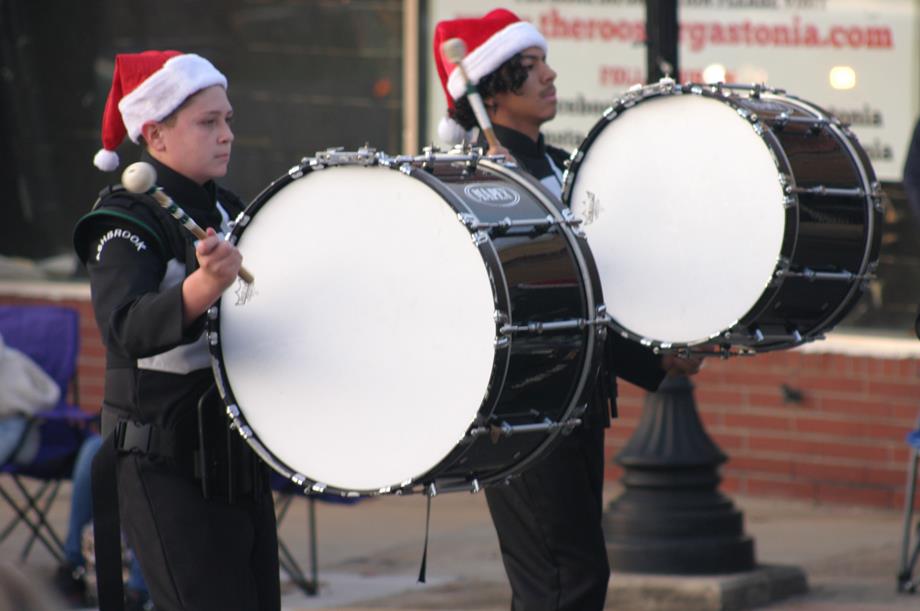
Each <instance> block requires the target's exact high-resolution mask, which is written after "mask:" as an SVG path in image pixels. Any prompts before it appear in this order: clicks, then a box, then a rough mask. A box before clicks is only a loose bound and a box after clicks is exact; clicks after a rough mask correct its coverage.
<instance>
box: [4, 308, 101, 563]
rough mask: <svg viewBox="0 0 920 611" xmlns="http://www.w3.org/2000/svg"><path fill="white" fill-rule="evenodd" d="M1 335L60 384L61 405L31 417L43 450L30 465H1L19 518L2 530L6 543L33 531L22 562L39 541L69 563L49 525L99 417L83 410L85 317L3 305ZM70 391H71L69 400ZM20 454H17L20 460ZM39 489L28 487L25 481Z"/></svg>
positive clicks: (7, 495)
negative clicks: (80, 361) (80, 360)
mask: <svg viewBox="0 0 920 611" xmlns="http://www.w3.org/2000/svg"><path fill="white" fill-rule="evenodd" d="M0 335H2V336H3V341H4V343H5V344H6V345H8V346H10V347H12V348H16V349H17V350H19V351H21V352H23V353H25V354H26V355H27V356H28V357H29V358H31V359H32V360H33V361H35V363H37V364H38V365H39V366H40V367H41V368H42V369H44V371H45V372H46V373H47V374H48V375H49V376H50V377H51V378H52V379H53V380H54V381H55V382H56V383H57V385H58V387H59V388H60V391H61V398H60V400H59V401H58V404H57V405H55V406H54V407H53V408H52V409H50V410H46V411H43V412H40V413H38V414H35V415H34V416H32V417H31V419H30V420H31V421H30V426H29V427H26V432H24V433H23V434H24V435H25V434H28V431H29V430H30V429H31V428H33V427H37V428H38V431H39V436H40V445H39V449H38V453H37V454H36V456H35V458H34V459H33V460H32V461H31V462H29V463H28V464H17V463H16V462H15V461H14V460H13V459H12V458H10V459H8V460H7V462H6V464H3V465H0V473H3V474H6V475H8V476H9V478H10V480H11V481H12V483H13V488H12V490H11V489H10V488H8V487H7V486H5V485H4V482H3V480H2V479H0V496H2V497H3V499H4V500H5V501H6V502H7V504H9V505H10V507H11V508H12V509H13V512H14V513H15V515H14V517H13V518H12V520H11V521H10V522H9V523H8V524H7V525H6V527H5V528H4V529H3V530H2V531H0V543H2V542H3V541H4V540H5V539H6V538H7V537H8V536H9V535H10V534H11V533H12V532H13V531H14V530H15V529H16V527H17V526H18V525H20V524H21V525H24V526H25V527H27V528H28V529H29V530H31V536H30V537H29V539H28V541H27V542H26V545H25V546H24V547H23V550H22V554H21V558H22V560H25V559H26V558H27V557H28V555H29V552H30V551H31V549H32V546H33V545H34V543H35V541H39V542H41V543H42V544H43V545H44V546H45V547H46V548H47V549H48V551H49V552H50V553H51V555H52V556H54V557H55V558H56V559H57V560H58V561H59V562H63V561H64V546H63V543H62V542H61V538H60V537H59V536H58V534H57V533H56V532H55V531H54V529H53V528H52V527H51V525H50V524H49V523H48V519H47V514H48V510H49V509H50V508H51V505H52V504H53V503H54V500H55V498H56V497H57V494H58V490H59V488H60V485H61V483H62V482H63V481H65V480H68V479H70V477H71V473H72V471H73V463H74V460H75V459H76V456H77V452H78V451H79V449H80V446H81V445H82V443H83V440H84V439H85V438H86V436H87V434H88V432H89V431H90V424H91V423H93V422H94V421H95V420H96V419H97V418H98V416H96V415H93V414H88V413H86V412H84V411H82V410H81V409H80V408H79V387H78V384H77V355H78V353H79V348H80V317H79V313H78V312H77V311H76V310H74V309H71V308H64V307H58V306H41V305H23V306H0ZM68 390H71V391H72V392H71V393H70V399H68ZM15 454H16V453H15V452H14V453H13V455H14V456H15ZM27 478H30V479H35V480H38V481H39V482H40V483H39V485H38V486H32V487H30V486H27V485H26V483H25V481H24V480H25V479H27Z"/></svg>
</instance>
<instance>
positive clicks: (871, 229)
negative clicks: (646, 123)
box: [562, 80, 883, 356]
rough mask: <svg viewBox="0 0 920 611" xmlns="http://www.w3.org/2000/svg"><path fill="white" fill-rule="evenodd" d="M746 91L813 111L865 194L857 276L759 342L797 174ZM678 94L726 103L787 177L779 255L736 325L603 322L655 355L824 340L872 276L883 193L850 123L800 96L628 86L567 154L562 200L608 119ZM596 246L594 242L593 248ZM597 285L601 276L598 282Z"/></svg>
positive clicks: (791, 218) (789, 231) (790, 221)
mask: <svg viewBox="0 0 920 611" xmlns="http://www.w3.org/2000/svg"><path fill="white" fill-rule="evenodd" d="M735 91H740V92H747V93H749V94H750V95H751V96H752V97H762V98H765V99H772V100H776V101H781V102H784V103H786V104H789V105H790V106H793V107H795V108H797V109H799V110H801V111H802V112H804V113H807V114H809V115H811V116H812V117H813V118H814V121H815V122H816V123H817V122H825V124H826V127H827V129H828V130H829V131H830V133H831V134H832V135H833V137H834V139H835V141H836V142H837V143H838V145H839V146H840V148H841V150H842V151H845V152H846V153H847V155H848V157H849V159H850V161H852V164H853V166H854V168H855V172H856V173H857V174H858V176H859V181H860V186H862V187H863V190H864V192H865V196H864V199H865V201H866V207H865V210H866V214H865V226H866V231H865V240H864V244H863V254H862V257H861V260H860V265H859V269H858V270H857V272H856V274H855V276H856V279H854V281H852V282H851V284H850V286H849V287H848V291H847V294H846V296H845V297H844V298H842V299H840V300H839V302H838V303H837V304H836V306H835V307H834V308H832V310H831V311H830V312H829V313H828V314H827V315H825V316H823V317H821V318H819V319H818V320H816V321H814V322H813V324H811V325H810V326H809V328H808V330H807V332H806V334H803V335H801V336H797V335H796V334H792V335H790V336H788V337H787V336H783V337H781V338H769V337H768V338H765V339H761V338H758V337H757V336H755V335H754V334H753V333H749V328H750V327H751V326H752V325H754V323H755V322H756V321H757V320H758V317H759V315H760V314H761V313H762V312H763V311H764V310H765V309H766V308H768V307H769V306H770V305H771V303H772V302H773V301H774V300H775V299H776V297H777V296H778V295H779V294H780V292H781V291H782V289H783V272H784V271H785V270H783V269H782V263H783V259H784V258H785V257H786V255H787V254H791V253H793V252H795V249H796V246H797V240H798V234H799V230H798V224H799V218H798V214H797V210H798V196H797V195H796V193H795V192H793V191H792V190H790V188H791V189H794V188H795V176H794V173H793V167H792V164H791V163H790V161H789V159H788V158H787V155H786V151H785V150H784V148H783V146H782V144H781V143H780V142H779V140H778V139H777V138H776V136H775V134H774V133H773V132H772V130H771V129H770V128H769V127H768V126H766V125H765V124H764V122H763V121H762V120H761V119H760V118H759V117H758V116H757V115H756V113H753V112H751V111H750V110H749V109H748V108H747V107H746V106H745V104H744V101H745V100H747V99H748V98H743V97H740V96H738V95H736V94H735V93H734V92H735ZM679 95H698V96H703V97H708V98H711V99H714V100H716V101H717V102H719V103H722V104H726V105H728V106H730V107H731V108H732V109H733V110H735V111H736V112H737V113H738V115H739V116H740V117H742V118H743V119H746V120H747V121H748V122H750V123H751V125H752V128H753V131H754V132H756V134H757V135H758V136H760V140H761V141H762V142H763V144H764V145H765V146H766V147H767V149H768V150H769V152H770V154H771V156H772V157H773V159H774V161H775V164H776V170H777V178H778V179H780V180H785V179H786V178H787V177H788V179H789V183H788V184H787V183H786V182H783V187H784V191H785V192H786V194H787V195H786V197H787V204H786V214H785V218H786V224H785V228H784V237H783V241H782V246H781V248H780V250H779V252H777V255H778V262H777V266H776V269H775V270H774V273H773V275H772V276H771V278H769V279H768V282H767V283H766V284H765V286H764V290H763V292H762V293H761V295H760V296H759V298H758V299H756V300H755V301H754V302H753V303H752V304H751V305H750V307H749V308H748V310H747V311H746V312H745V313H744V314H743V315H742V316H740V317H739V318H738V320H737V321H736V323H735V324H734V325H732V326H730V327H726V328H722V329H718V330H717V329H713V332H712V334H711V335H709V336H708V337H700V338H699V339H696V340H692V341H667V340H661V339H654V338H650V337H648V336H645V335H642V334H639V333H636V332H634V331H633V330H631V329H629V328H627V327H625V326H623V325H621V324H620V323H619V322H617V321H616V320H615V319H614V318H612V317H611V318H610V320H609V321H608V324H609V326H610V327H611V329H612V330H613V332H615V333H617V334H619V335H620V336H622V337H624V338H628V339H631V340H633V341H636V342H638V343H640V344H642V345H645V346H648V347H651V348H652V349H654V350H656V351H660V352H694V353H701V354H711V353H718V354H721V355H723V356H731V355H735V354H752V353H756V352H765V351H770V350H778V349H786V348H791V347H795V346H798V345H801V344H803V343H806V342H809V341H813V340H815V339H821V338H823V333H825V332H827V331H829V330H830V329H832V328H833V327H834V326H835V325H836V324H837V323H838V322H840V320H841V319H842V318H844V317H845V316H846V314H847V313H848V312H849V311H850V310H851V309H852V307H853V305H854V304H855V302H856V301H857V300H858V299H859V297H860V296H861V295H862V293H863V292H865V290H866V285H867V283H868V279H870V278H871V277H873V275H874V272H875V268H876V266H877V260H878V256H879V250H880V241H881V240H880V235H881V220H882V213H883V210H882V204H881V191H880V187H879V184H878V182H877V180H876V177H875V174H874V171H873V169H872V165H871V163H870V161H869V159H868V157H867V155H866V154H865V151H864V150H863V149H862V147H861V146H860V145H859V143H858V140H857V138H856V137H855V135H854V134H853V133H852V132H851V131H850V130H849V128H848V127H846V126H843V125H841V124H840V122H839V121H838V120H837V119H836V118H834V117H833V116H832V115H831V114H830V113H828V112H826V111H824V110H823V109H821V108H820V107H818V106H816V105H814V104H812V103H810V102H805V101H804V100H802V99H800V98H798V97H795V96H791V95H788V94H786V92H785V91H784V90H781V89H774V88H767V87H765V86H762V85H744V84H732V85H726V84H716V85H705V84H700V83H685V84H677V83H674V82H673V81H667V80H663V81H662V82H660V83H658V84H654V85H646V86H644V87H637V88H635V89H633V90H630V91H629V92H628V93H627V94H625V95H624V96H622V97H621V98H620V99H618V100H617V101H616V102H615V103H614V104H613V105H611V106H610V107H608V108H607V109H606V110H605V111H604V113H603V115H602V117H601V118H600V119H599V120H598V121H597V122H596V123H595V124H594V125H593V126H592V128H591V130H590V131H589V133H588V135H587V136H586V137H585V139H584V140H583V141H582V143H581V144H580V145H579V146H578V148H577V149H576V150H575V151H573V153H572V155H571V158H570V162H569V164H568V167H567V169H566V172H565V175H564V177H563V194H562V199H563V201H564V202H565V203H566V204H568V205H570V206H571V205H572V198H573V197H574V195H575V186H576V182H577V180H578V171H579V169H580V168H581V166H582V165H583V163H584V160H585V158H586V156H587V154H588V152H589V150H590V148H591V145H592V144H593V143H594V141H595V140H596V139H597V138H598V137H599V136H600V134H601V133H602V132H603V131H604V130H605V129H606V127H607V126H608V125H609V124H610V123H611V122H614V121H615V120H616V118H617V116H618V115H620V114H623V113H625V112H627V111H628V110H629V109H630V108H632V107H634V106H636V105H637V104H640V103H642V102H644V101H646V100H648V99H652V98H657V97H662V96H679ZM595 250H597V247H595ZM602 284H603V281H602Z"/></svg>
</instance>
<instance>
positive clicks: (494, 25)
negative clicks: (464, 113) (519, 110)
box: [434, 8, 546, 144]
mask: <svg viewBox="0 0 920 611" xmlns="http://www.w3.org/2000/svg"><path fill="white" fill-rule="evenodd" d="M451 38H459V39H461V40H462V41H463V42H464V43H465V44H466V48H467V55H466V57H465V58H464V59H463V67H464V68H465V69H466V73H467V75H468V76H469V77H470V80H472V81H473V82H474V83H475V82H478V81H479V79H481V78H482V77H484V76H486V75H488V74H491V73H492V72H494V71H495V70H497V69H498V68H499V67H500V66H501V65H502V64H503V63H505V62H506V61H508V60H509V59H511V58H512V57H514V56H515V55H516V54H518V53H520V52H521V51H523V50H524V49H529V48H530V47H539V48H541V49H543V52H544V53H546V39H545V38H543V35H542V34H540V32H539V31H538V30H537V28H535V27H534V26H533V24H531V23H530V22H527V21H522V20H521V19H520V17H518V16H517V15H515V14H514V13H512V12H511V11H509V10H506V9H501V8H500V9H495V10H494V11H492V12H490V13H488V14H486V15H485V16H483V17H480V18H479V19H452V20H447V21H441V22H439V23H438V25H437V26H436V27H435V30H434V59H435V64H436V66H437V69H438V76H439V77H440V78H441V87H443V88H444V93H445V94H446V95H447V108H448V109H450V110H453V108H454V100H459V99H460V98H461V97H463V96H464V95H465V94H466V84H465V83H464V81H463V77H462V75H461V74H460V71H459V70H458V69H457V66H456V65H455V64H453V63H451V62H450V60H448V59H447V58H446V57H444V54H443V53H442V52H441V46H442V45H443V44H444V42H445V41H448V40H450V39H451ZM438 135H439V136H440V137H441V139H442V140H444V141H445V142H447V143H450V144H456V143H458V142H461V141H462V140H463V139H464V138H465V137H467V135H468V132H467V131H466V130H464V129H463V127H462V126H461V125H460V124H458V123H457V122H456V121H454V120H453V119H451V118H450V116H449V115H448V116H446V117H444V118H442V119H441V122H440V124H439V125H438Z"/></svg>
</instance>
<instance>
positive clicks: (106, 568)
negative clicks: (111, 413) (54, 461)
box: [92, 433, 125, 611]
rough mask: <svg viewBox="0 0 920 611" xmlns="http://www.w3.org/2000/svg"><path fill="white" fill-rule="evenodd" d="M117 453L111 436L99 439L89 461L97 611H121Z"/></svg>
mask: <svg viewBox="0 0 920 611" xmlns="http://www.w3.org/2000/svg"><path fill="white" fill-rule="evenodd" d="M117 459H118V450H117V449H116V447H115V434H114V433H110V434H109V435H107V436H106V437H105V439H103V441H102V446H101V447H100V448H99V451H98V452H97V453H96V456H95V457H94V458H93V474H92V488H93V540H94V545H95V554H96V577H97V586H96V587H97V592H98V596H99V611H124V604H125V603H124V600H125V592H124V583H123V582H122V575H121V521H120V519H119V517H118V480H117V470H116V466H117Z"/></svg>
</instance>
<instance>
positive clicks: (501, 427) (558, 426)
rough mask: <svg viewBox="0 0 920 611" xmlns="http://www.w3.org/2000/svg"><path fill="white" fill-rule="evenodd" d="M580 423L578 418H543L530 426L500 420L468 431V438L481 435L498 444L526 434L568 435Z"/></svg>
mask: <svg viewBox="0 0 920 611" xmlns="http://www.w3.org/2000/svg"><path fill="white" fill-rule="evenodd" d="M582 412H584V410H582ZM581 423H582V419H581V417H580V416H578V417H576V416H571V417H569V418H566V419H565V420H562V421H560V422H556V421H554V420H550V419H549V418H544V419H543V421H542V422H537V423H532V424H510V423H509V422H508V421H507V420H502V421H501V423H499V424H491V425H489V426H479V427H476V428H474V429H470V432H469V436H470V437H472V438H473V439H475V438H477V437H482V436H483V435H489V436H490V438H491V439H492V443H498V442H499V441H500V440H501V438H502V437H511V436H512V435H524V434H527V433H552V432H555V431H559V432H560V433H561V434H562V435H568V434H570V433H571V432H572V430H573V429H574V428H575V427H576V426H579V425H581Z"/></svg>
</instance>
